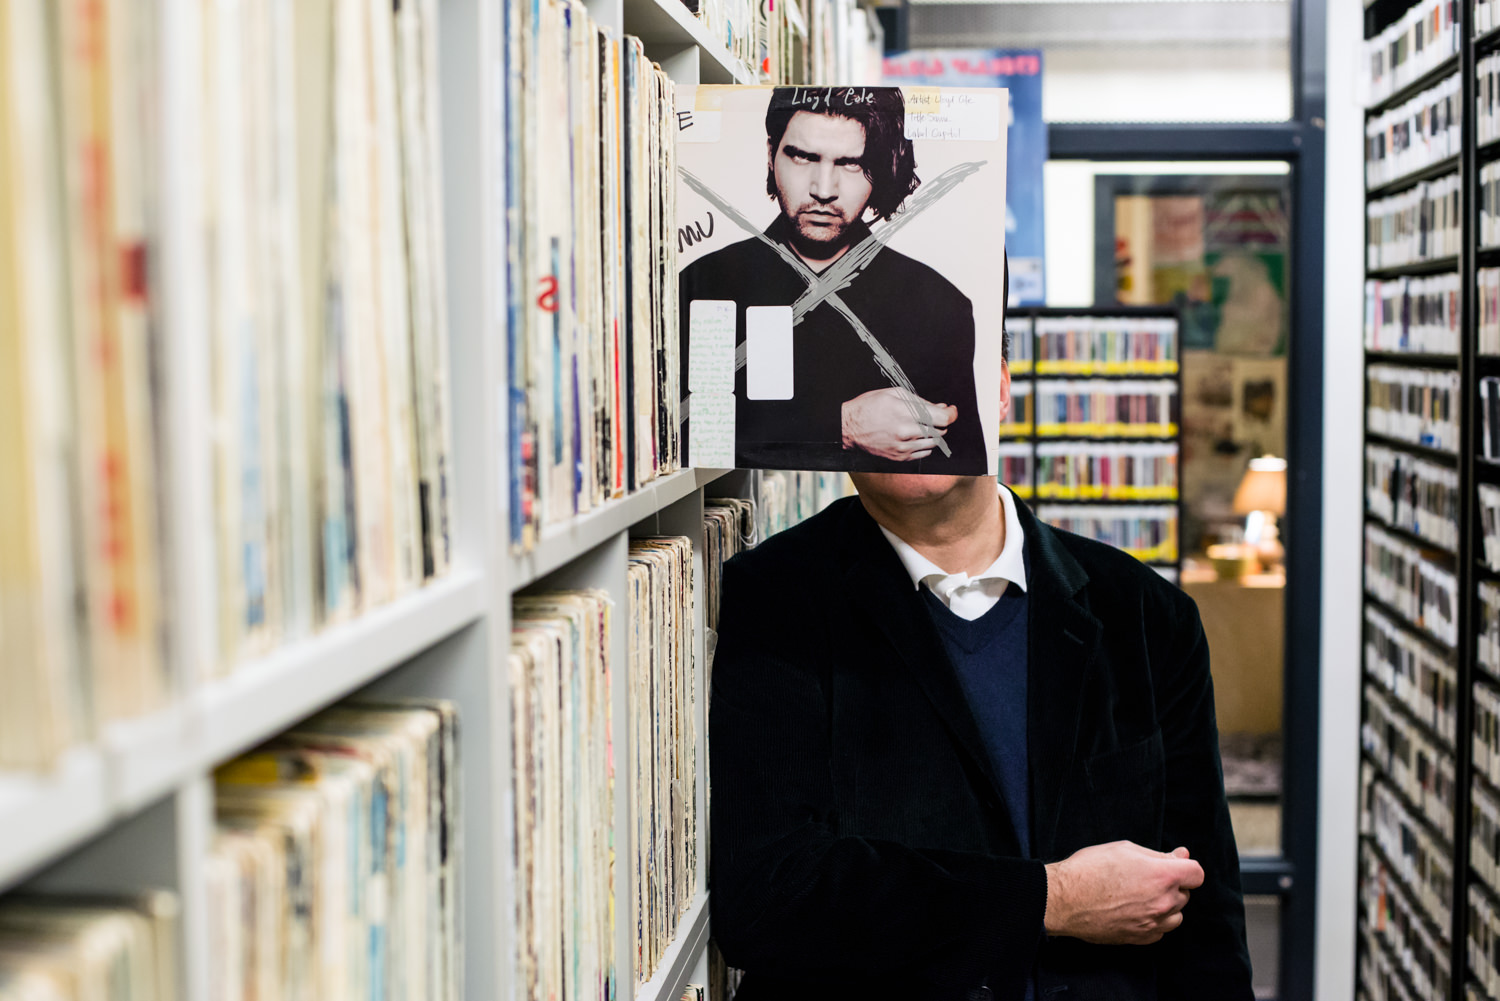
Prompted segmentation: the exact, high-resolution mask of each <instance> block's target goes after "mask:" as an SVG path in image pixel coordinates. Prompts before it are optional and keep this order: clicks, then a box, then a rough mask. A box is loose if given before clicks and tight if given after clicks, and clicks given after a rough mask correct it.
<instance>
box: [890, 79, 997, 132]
mask: <svg viewBox="0 0 1500 1001" xmlns="http://www.w3.org/2000/svg"><path fill="white" fill-rule="evenodd" d="M1007 96H1008V94H1007V93H1006V92H1004V91H997V92H996V93H993V94H976V93H974V92H973V91H968V90H965V91H951V90H949V91H939V90H935V89H929V88H913V89H912V90H910V91H908V92H907V98H906V99H907V111H906V138H908V139H913V140H916V139H925V140H936V141H947V142H994V141H995V140H996V139H998V138H999V137H1000V126H1001V119H1002V117H1003V114H1002V109H1001V107H1000V100H1001V98H1002V97H1007Z"/></svg>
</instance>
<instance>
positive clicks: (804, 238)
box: [794, 223, 849, 260]
mask: <svg viewBox="0 0 1500 1001" xmlns="http://www.w3.org/2000/svg"><path fill="white" fill-rule="evenodd" d="M794 232H795V234H796V243H797V249H798V250H799V251H801V252H802V253H803V254H805V255H806V256H808V257H811V258H813V259H814V260H827V259H828V258H830V257H832V256H833V255H834V254H836V253H838V252H839V251H840V250H843V249H844V248H845V247H847V246H848V245H849V230H848V227H838V228H837V229H835V228H834V227H832V226H808V225H806V224H805V223H804V224H799V225H798V226H797V228H796V229H795V230H794Z"/></svg>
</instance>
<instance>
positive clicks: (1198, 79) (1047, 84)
mask: <svg viewBox="0 0 1500 1001" xmlns="http://www.w3.org/2000/svg"><path fill="white" fill-rule="evenodd" d="M1043 70H1044V72H1045V74H1046V75H1045V77H1044V78H1043V81H1042V117H1043V118H1044V119H1046V120H1047V121H1049V122H1275V121H1282V122H1284V121H1286V120H1287V119H1288V118H1290V117H1291V116H1292V75H1291V69H1290V65H1289V63H1288V62H1287V54H1286V50H1285V48H1282V49H1280V50H1279V51H1278V50H1277V49H1275V48H1274V47H1259V46H1253V47H1247V46H1235V45H1184V44H1181V43H1165V44H1161V45H1124V46H1118V47H1115V48H1096V47H1093V46H1089V47H1078V48H1072V47H1065V46H1058V47H1056V48H1049V49H1048V50H1047V54H1046V58H1045V61H1044V63H1043Z"/></svg>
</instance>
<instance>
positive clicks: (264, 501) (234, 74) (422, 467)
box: [0, 0, 452, 767]
mask: <svg viewBox="0 0 1500 1001" xmlns="http://www.w3.org/2000/svg"><path fill="white" fill-rule="evenodd" d="M436 6H437V5H436V2H435V0H421V2H414V3H405V4H400V5H398V7H392V6H391V5H380V4H367V3H357V2H351V0H306V2H304V0H297V2H296V3H292V2H290V0H281V2H276V3H257V4H236V3H210V4H206V5H204V7H203V10H202V16H201V17H199V16H197V15H195V16H194V17H191V18H186V17H181V18H179V14H178V12H177V10H176V8H175V7H172V6H170V5H162V4H154V3H115V4H109V3H104V2H102V0H68V2H66V3H56V4H54V3H46V2H44V0H12V2H8V3H6V4H5V5H4V6H3V8H0V66H4V67H5V72H4V73H3V74H0V456H3V462H0V466H3V468H4V470H5V474H6V475H4V476H0V508H3V509H4V510H5V511H6V512H7V514H6V516H5V518H4V519H0V523H3V524H0V552H3V553H4V554H5V556H4V559H3V562H0V623H3V627H0V628H3V629H4V631H5V635H6V639H5V646H6V663H5V666H4V669H3V670H0V693H3V695H0V767H38V766H45V765H47V764H48V763H49V762H51V761H52V760H53V759H54V758H55V756H56V755H57V753H58V752H59V751H60V750H61V749H62V748H64V747H66V746H69V745H71V744H74V743H77V742H79V741H82V740H87V739H89V737H90V736H91V734H92V732H93V731H94V729H95V727H97V725H98V724H99V723H101V722H103V721H107V720H110V719H116V718H121V717H127V716H134V715H139V714H141V713H144V712H148V711H150V710H153V709H155V708H158V707H160V706H162V705H163V704H164V703H166V702H167V701H168V700H169V699H170V698H172V697H173V696H174V695H176V694H178V693H179V692H180V691H182V690H183V689H185V688H187V687H189V686H192V685H194V684H197V683H200V682H201V681H202V680H204V678H205V676H208V675H212V674H215V673H222V672H225V671H227V670H229V669H230V668H232V667H233V666H234V665H235V664H236V663H238V662H240V661H241V660H243V659H245V658H246V657H250V656H254V655H257V654H260V653H264V652H265V651H267V650H269V649H270V648H272V647H273V646H275V645H277V644H280V643H283V642H286V641H288V640H290V639H293V638H296V637H299V636H303V635H306V634H308V633H309V632H311V631H313V630H315V629H317V628H319V627H320V626H322V625H324V624H327V623H330V622H334V621H338V620H341V619H345V618H348V617H350V616H353V615H356V614H359V613H360V612H362V611H364V610H366V609H369V608H371V607H373V606H376V605H379V604H381V603H383V602H386V601H389V600H391V599H392V598H395V597H397V596H399V595H401V594H402V593H404V592H407V591H409V590H411V589H413V588H415V587H418V586H419V585H421V584H422V583H423V581H424V580H426V579H428V578H431V577H433V576H436V575H440V574H442V573H443V572H444V571H445V570H446V568H447V567H448V565H449V563H450V561H451V558H452V554H451V551H450V550H451V546H450V536H449V494H450V486H449V484H450V476H451V469H450V448H449V440H450V431H449V404H448V391H447V383H446V379H447V376H446V373H447V321H446V315H445V292H444V289H445V279H444V263H443V234H442V211H441V204H442V192H441V190H440V183H439V178H440V175H441V169H440V165H439V161H438V146H439V141H438V113H437V108H438V93H437V56H436V53H437V49H436ZM170 19H179V20H180V23H172V24H170V25H169V24H168V21H169V20H170ZM186 32H192V33H193V37H192V38H190V39H188V40H187V41H186V42H185V43H184V44H183V48H184V50H186V51H190V52H193V53H200V54H202V59H201V63H200V64H196V65H194V66H193V67H191V71H190V73H189V77H190V85H191V86H192V87H193V88H194V89H195V90H196V91H198V95H197V98H198V99H197V100H196V101H195V102H193V106H194V107H195V108H197V110H198V116H197V117H196V118H195V119H193V126H192V127H193V129H195V130H198V132H199V134H201V138H202V140H203V141H202V143H201V145H200V146H199V148H198V153H196V154H195V157H198V158H199V159H193V158H189V160H190V161H191V162H193V163H195V164H197V165H198V166H201V168H202V171H203V181H204V183H203V184H201V185H189V186H188V187H186V188H181V189H173V190H170V191H169V190H167V184H168V183H169V182H168V176H169V170H170V169H171V167H172V165H175V164H178V163H181V162H183V161H182V158H183V157H184V156H186V154H185V153H184V152H183V151H180V150H169V149H167V148H166V146H165V139H164V137H163V133H162V129H161V115H160V114H159V111H160V108H161V106H162V104H163V102H164V101H165V100H166V97H165V95H164V83H163V78H162V71H161V67H160V65H159V64H158V62H157V61H155V60H154V59H153V58H152V54H153V53H156V52H158V51H159V50H160V48H161V46H162V44H163V38H164V36H166V35H167V34H169V33H170V34H172V36H173V37H174V38H176V37H178V36H180V35H181V34H183V33H186ZM179 40H181V39H179ZM168 205H170V206H171V207H172V210H173V211H176V212H178V213H179V215H178V216H177V217H181V218H186V219H187V220H188V222H187V223H185V224H179V226H178V228H177V229H174V230H172V231H171V232H172V233H173V234H175V235H173V236H172V237H171V238H170V239H169V237H168V228H167V219H168V216H169V211H168ZM179 238H180V239H181V240H185V241H186V248H187V250H188V252H187V253H186V254H183V255H180V256H178V257H173V258H171V259H169V258H168V257H166V256H165V255H164V254H163V252H162V248H163V246H164V245H166V244H168V243H171V242H172V241H173V240H178V239H179ZM199 295H201V296H202V301H201V305H202V307H203V312H202V324H203V325H202V328H201V329H194V330H193V331H192V332H191V333H190V334H187V333H185V332H183V331H182V330H180V329H179V326H180V325H179V324H177V323H176V321H174V320H172V319H171V317H172V316H175V315H176V314H175V313H172V312H171V310H169V307H168V304H169V303H170V302H173V301H176V300H179V299H183V298H184V297H186V298H188V299H193V300H194V301H197V300H196V299H195V298H194V297H196V296H199ZM169 314H170V315H169ZM174 336H175V337H189V338H191V339H192V342H193V343H201V344H202V345H203V350H202V352H201V353H199V352H185V351H184V350H183V349H182V348H181V347H180V346H174V344H175V342H173V341H172V340H171V338H172V337H174ZM198 362H201V366H199V367H195V365H197V363H198ZM183 383H187V384H190V385H191V386H192V387H194V388H195V392H196V389H197V387H201V388H202V395H203V397H204V400H205V406H206V407H207V411H206V412H203V413H192V414H189V413H186V412H184V410H183V408H182V407H180V406H178V405H177V404H176V403H174V400H184V399H192V398H194V393H192V392H187V391H186V390H185V389H184V388H183ZM180 436H185V437H186V439H187V440H190V441H192V442H193V443H194V446H195V448H196V447H197V446H200V445H201V446H202V454H203V455H204V457H205V461H204V462H202V463H201V464H200V463H196V462H193V461H190V459H189V458H188V456H186V455H185V454H184V451H185V450H184V449H180V448H175V447H169V445H168V438H169V437H170V438H172V439H174V440H176V439H177V438H179V437H180ZM200 466H201V468H200ZM184 470H186V471H187V473H190V474H192V475H196V476H197V477H198V480H197V482H195V483H193V485H192V492H193V493H194V494H195V495H197V496H202V497H204V498H206V499H208V500H206V501H205V502H204V503H203V505H202V506H203V507H204V508H205V509H206V510H204V511H202V512H201V513H202V515H203V517H205V518H212V519H213V521H212V530H213V535H212V536H211V537H209V538H203V539H199V538H194V539H192V540H191V541H189V540H187V539H186V538H184V537H183V535H182V528H181V525H182V524H184V522H183V520H182V519H183V518H185V517H188V516H189V515H191V513H192V512H189V511H184V510H181V509H179V507H178V506H177V501H179V500H182V495H181V494H180V493H179V492H178V491H177V490H176V489H175V485H176V484H179V483H184V482H188V478H187V476H185V475H183V472H184ZM181 546H192V547H195V548H196V547H202V548H203V549H204V550H205V554H204V556H203V559H202V560H201V564H202V565H204V566H205V567H206V568H207V569H208V571H209V572H207V573H205V577H206V578H207V579H204V580H201V581H195V582H193V583H192V584H191V586H192V587H193V589H194V594H195V595H197V594H203V593H205V591H211V592H212V598H211V602H212V603H211V606H210V607H211V608H212V609H213V610H214V614H213V615H212V616H209V617H206V618H207V621H203V622H200V623H199V624H200V626H201V627H202V628H203V629H206V630H207V631H208V634H209V636H210V637H211V638H212V639H211V642H210V643H209V644H208V645H209V646H210V647H211V649H212V652H211V653H205V655H204V656H207V657H208V658H209V659H210V660H211V663H202V662H201V661H202V660H203V659H204V656H200V655H199V653H197V652H195V651H188V650H182V649H168V645H167V641H166V638H165V637H166V636H167V634H168V629H167V624H168V619H169V614H170V613H171V611H172V602H173V599H174V598H176V597H186V595H185V594H183V593H182V592H183V589H185V588H187V587H188V586H189V584H188V582H185V581H182V580H178V579H176V578H175V576H174V573H173V570H174V568H175V567H177V566H180V565H181V561H176V562H174V559H173V556H174V553H176V552H177V547H181Z"/></svg>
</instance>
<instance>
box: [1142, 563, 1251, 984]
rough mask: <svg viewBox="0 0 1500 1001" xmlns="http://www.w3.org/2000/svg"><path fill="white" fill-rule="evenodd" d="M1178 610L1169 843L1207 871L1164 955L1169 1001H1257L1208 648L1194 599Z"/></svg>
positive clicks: (1165, 678) (1168, 672) (1160, 696)
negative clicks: (1206, 994) (1211, 999)
mask: <svg viewBox="0 0 1500 1001" xmlns="http://www.w3.org/2000/svg"><path fill="white" fill-rule="evenodd" d="M1171 600H1172V602H1173V604H1174V606H1175V607H1174V609H1173V612H1174V614H1173V615H1172V616H1171V617H1170V618H1169V619H1167V621H1168V622H1170V623H1171V631H1170V633H1167V634H1166V635H1170V636H1173V637H1174V641H1173V643H1172V645H1171V647H1170V652H1169V654H1168V657H1167V660H1166V662H1165V664H1164V665H1162V669H1161V670H1160V673H1159V675H1158V676H1159V679H1160V680H1159V683H1158V692H1157V711H1158V714H1159V715H1158V718H1159V719H1160V721H1161V728H1162V741H1163V745H1164V749H1165V752H1166V782H1167V785H1166V817H1165V823H1164V825H1163V839H1164V847H1166V848H1167V849H1168V850H1170V849H1171V848H1174V847H1176V846H1178V845H1185V846H1186V847H1187V849H1188V851H1189V852H1190V853H1191V854H1192V857H1193V858H1195V859H1197V860H1198V863H1199V864H1200V865H1202V866H1203V873H1204V882H1203V886H1201V887H1200V888H1198V889H1196V890H1193V891H1192V893H1191V895H1190V897H1189V901H1188V905H1187V907H1186V908H1184V910H1183V916H1182V924H1181V925H1179V926H1178V928H1177V929H1176V930H1175V931H1172V932H1170V933H1169V934H1168V935H1167V936H1166V937H1165V938H1164V939H1162V941H1161V943H1160V944H1159V946H1158V948H1159V949H1160V950H1161V953H1162V955H1161V962H1160V964H1159V967H1158V969H1159V971H1160V991H1161V998H1162V1001H1177V999H1182V1001H1188V999H1197V998H1201V997H1202V996H1203V989H1204V985H1205V984H1213V985H1214V996H1215V997H1216V998H1223V999H1230V1001H1249V999H1251V998H1252V997H1253V996H1254V993H1253V991H1252V989H1251V982H1250V955H1249V950H1248V948H1247V947H1246V944H1245V904H1244V897H1243V895H1242V894H1241V891H1240V866H1239V851H1238V849H1237V848H1236V847H1235V843H1234V830H1233V828H1232V827H1231V826H1230V822H1229V805H1228V802H1227V801H1226V800H1225V797H1224V773H1223V768H1222V765H1221V763H1220V760H1219V731H1218V724H1217V722H1216V721H1215V718H1214V691H1213V680H1212V678H1211V677H1210V675H1209V654H1208V641H1207V639H1205V637H1204V634H1203V624H1202V621H1201V620H1200V618H1199V616H1198V609H1197V606H1196V605H1194V604H1193V601H1192V599H1191V598H1188V597H1187V596H1186V595H1184V594H1181V593H1180V592H1178V591H1176V590H1175V589H1173V591H1172V593H1171ZM1173 620H1175V621H1173Z"/></svg>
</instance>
